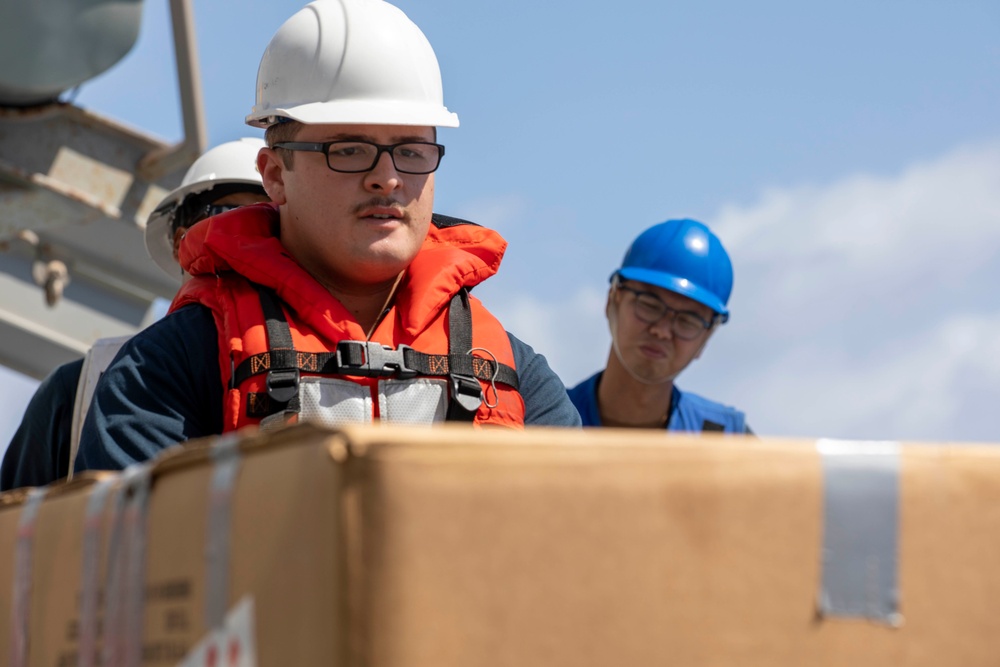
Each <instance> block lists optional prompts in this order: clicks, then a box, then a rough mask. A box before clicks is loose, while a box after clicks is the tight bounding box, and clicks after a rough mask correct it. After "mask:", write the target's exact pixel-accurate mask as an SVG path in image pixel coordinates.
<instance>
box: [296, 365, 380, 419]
mask: <svg viewBox="0 0 1000 667" xmlns="http://www.w3.org/2000/svg"><path fill="white" fill-rule="evenodd" d="M299 401H300V404H301V412H300V419H302V420H303V421H311V422H315V423H319V424H322V425H324V426H330V427H335V426H339V425H340V424H358V423H370V422H371V421H372V407H373V405H374V402H373V401H372V392H371V389H370V388H369V387H368V386H367V385H363V384H358V383H357V382H351V381H350V380H341V379H339V378H325V377H316V376H308V375H307V376H304V377H302V380H301V381H300V383H299Z"/></svg>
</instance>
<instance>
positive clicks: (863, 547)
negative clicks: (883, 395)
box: [816, 440, 903, 626]
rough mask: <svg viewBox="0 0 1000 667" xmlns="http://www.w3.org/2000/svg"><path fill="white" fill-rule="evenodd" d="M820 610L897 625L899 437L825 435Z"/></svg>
mask: <svg viewBox="0 0 1000 667" xmlns="http://www.w3.org/2000/svg"><path fill="white" fill-rule="evenodd" d="M816 448H817V450H818V451H819V453H820V455H821V457H822V462H823V545H822V559H823V562H822V582H821V588H820V591H819V613H820V615H821V616H838V617H849V618H865V619H869V620H873V621H878V622H882V623H886V624H889V625H892V626H898V625H901V624H902V621H903V619H902V616H901V615H900V613H899V473H900V463H899V452H900V448H899V444H898V443H895V442H849V441H838V440H820V441H819V442H817V443H816Z"/></svg>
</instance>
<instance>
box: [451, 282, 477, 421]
mask: <svg viewBox="0 0 1000 667" xmlns="http://www.w3.org/2000/svg"><path fill="white" fill-rule="evenodd" d="M448 360H449V361H450V362H451V363H450V364H449V373H448V412H447V414H446V415H445V419H446V420H447V421H462V422H471V421H472V420H473V419H474V418H475V416H476V412H477V411H478V410H479V406H480V405H482V404H483V386H482V385H481V384H479V380H477V379H476V377H475V374H474V373H475V372H474V371H473V368H472V309H471V308H470V307H469V292H468V290H466V289H465V288H464V287H463V288H462V289H461V290H459V292H458V293H457V294H456V295H455V296H453V297H452V298H451V303H449V304H448Z"/></svg>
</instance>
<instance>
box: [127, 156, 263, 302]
mask: <svg viewBox="0 0 1000 667" xmlns="http://www.w3.org/2000/svg"><path fill="white" fill-rule="evenodd" d="M265 145H266V144H265V143H264V140H263V139H256V138H250V137H247V138H244V139H237V140H236V141H229V142H226V143H224V144H219V145H218V146H216V147H215V148H212V149H210V150H208V151H205V153H203V154H202V156H201V157H199V158H198V159H197V160H195V161H194V164H192V165H191V167H190V169H188V170H187V173H186V174H184V180H182V181H181V185H180V187H179V188H177V189H176V190H174V191H173V192H171V193H170V194H168V195H167V196H166V197H164V198H163V201H161V202H160V203H159V205H157V207H156V208H155V209H154V210H153V212H152V213H150V215H149V220H148V221H147V222H146V233H145V236H146V252H148V253H149V256H150V258H152V260H153V261H154V262H155V263H156V265H157V266H159V267H160V268H161V269H163V270H164V271H165V272H166V273H167V275H169V276H171V277H172V278H176V279H177V280H178V282H179V281H180V278H181V268H180V266H178V265H177V261H176V260H175V259H174V239H173V235H172V234H171V233H170V231H171V230H170V228H171V222H172V221H173V219H174V214H175V213H176V212H177V209H178V207H180V206H181V205H182V204H183V203H184V200H185V199H186V198H188V197H189V196H191V195H198V194H201V193H203V192H208V191H209V190H211V189H212V188H214V187H216V186H217V185H224V184H241V183H245V184H246V185H252V186H257V187H260V188H263V182H262V181H261V177H260V172H258V171H257V152H258V151H259V150H260V149H261V148H264V146H265Z"/></svg>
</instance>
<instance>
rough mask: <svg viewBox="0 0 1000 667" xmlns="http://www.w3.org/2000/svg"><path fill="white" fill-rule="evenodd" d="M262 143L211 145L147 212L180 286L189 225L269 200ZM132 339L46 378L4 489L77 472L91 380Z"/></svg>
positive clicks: (151, 234) (2, 475)
mask: <svg viewBox="0 0 1000 667" xmlns="http://www.w3.org/2000/svg"><path fill="white" fill-rule="evenodd" d="M263 146H264V142H263V141H261V140H260V139H251V138H246V139H240V140H237V141H230V142H227V143H224V144H220V145H219V146H216V147H215V148H212V149H210V150H208V151H206V152H205V153H204V154H203V155H202V156H201V157H199V158H198V159H197V160H196V161H195V162H194V164H192V165H191V167H190V168H189V169H188V171H187V173H186V174H185V175H184V178H183V179H182V181H181V185H180V186H179V187H178V188H177V189H176V190H174V191H172V192H170V193H169V194H168V195H167V196H166V197H164V199H163V201H161V202H160V203H159V205H158V206H157V207H156V209H155V210H154V211H153V213H152V214H151V215H150V216H149V220H148V221H147V223H146V229H145V241H146V250H147V251H148V252H149V256H150V257H151V258H152V260H153V261H154V262H155V263H156V265H157V266H159V267H160V268H161V269H163V271H164V272H165V273H166V274H167V275H169V276H171V277H173V278H175V279H176V280H177V282H178V285H180V284H181V283H182V282H183V281H184V280H185V279H186V278H187V274H186V273H184V271H182V270H181V268H180V264H178V261H177V251H178V247H179V245H180V240H181V238H183V236H184V234H185V233H186V232H187V230H188V229H189V228H190V227H192V226H193V225H194V224H196V223H198V222H199V221H201V220H204V219H205V218H208V217H211V216H213V215H216V214H218V213H222V212H224V211H228V210H231V209H233V208H236V207H237V206H243V205H247V204H256V203H259V202H266V201H268V199H267V195H266V193H265V192H264V187H263V184H262V183H261V178H260V173H259V172H258V171H257V164H256V160H257V152H258V151H259V150H260V149H261V148H262V147H263ZM127 340H128V337H119V338H103V339H100V340H98V341H96V342H95V343H94V346H93V347H92V348H91V349H90V351H89V352H88V353H87V355H86V356H85V357H84V358H83V359H79V360H77V361H72V362H70V363H67V364H63V365H62V366H60V367H58V368H57V369H55V370H54V371H53V372H52V373H51V374H50V375H49V376H48V377H47V378H46V379H45V380H43V381H42V383H41V384H40V385H39V386H38V389H37V390H36V392H35V394H34V396H33V397H32V398H31V401H30V402H29V403H28V407H27V409H26V410H25V413H24V417H23V419H22V420H21V424H20V426H19V427H18V429H17V431H16V432H15V433H14V437H13V439H12V440H11V442H10V444H9V446H8V447H7V452H6V454H5V455H4V459H3V465H2V466H0V490H2V491H6V490H8V489H12V488H17V487H22V486H43V485H45V484H48V483H50V482H53V481H55V480H57V479H61V478H63V477H66V476H67V475H68V474H69V473H70V471H72V469H73V461H74V459H75V457H76V453H77V449H78V446H79V441H80V431H81V430H82V428H83V418H84V416H85V415H86V413H87V409H88V408H89V406H90V399H91V397H92V395H93V392H94V386H95V385H96V383H97V380H98V378H99V377H100V376H101V374H102V373H103V372H104V370H105V369H106V368H107V367H108V365H109V364H110V363H111V361H112V359H114V357H115V355H116V354H117V352H118V350H119V349H121V347H122V345H124V343H125V341H127Z"/></svg>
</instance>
